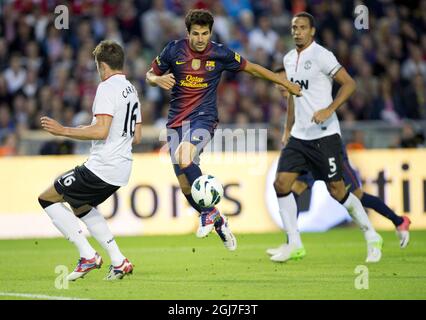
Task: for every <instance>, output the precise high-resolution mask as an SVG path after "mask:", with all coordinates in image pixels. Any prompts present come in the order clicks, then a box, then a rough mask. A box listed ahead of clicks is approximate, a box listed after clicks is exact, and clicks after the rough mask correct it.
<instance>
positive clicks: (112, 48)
mask: <svg viewBox="0 0 426 320" xmlns="http://www.w3.org/2000/svg"><path fill="white" fill-rule="evenodd" d="M93 56H94V57H95V59H96V61H97V62H98V63H100V62H105V63H106V64H107V65H108V66H109V67H110V68H111V69H112V70H123V66H124V50H123V48H122V47H121V46H120V45H119V44H118V43H117V42H115V41H111V40H103V41H101V42H100V43H99V44H98V45H97V46H96V48H95V50H93Z"/></svg>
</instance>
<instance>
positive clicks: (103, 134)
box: [38, 41, 142, 281]
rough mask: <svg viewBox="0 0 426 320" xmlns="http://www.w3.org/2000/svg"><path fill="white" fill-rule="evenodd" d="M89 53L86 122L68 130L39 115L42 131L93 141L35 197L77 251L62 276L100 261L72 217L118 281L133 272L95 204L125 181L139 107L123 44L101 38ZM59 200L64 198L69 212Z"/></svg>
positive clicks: (73, 275) (74, 276) (137, 139)
mask: <svg viewBox="0 0 426 320" xmlns="http://www.w3.org/2000/svg"><path fill="white" fill-rule="evenodd" d="M93 55H94V57H95V61H96V66H97V69H98V72H99V75H100V78H101V80H102V82H101V83H100V84H99V86H98V88H97V91H96V96H95V100H94V102H93V120H92V123H91V124H90V125H88V126H84V127H78V128H68V127H63V126H62V125H60V124H59V123H58V122H56V121H55V120H53V119H50V118H49V117H42V118H41V124H42V127H43V129H44V130H46V131H48V132H50V133H51V134H53V135H56V136H64V137H69V138H74V139H79V140H93V141H92V149H91V151H90V155H89V158H88V159H87V161H86V162H85V163H84V164H82V165H80V166H77V167H75V168H74V169H73V170H70V171H68V172H66V173H64V174H63V175H61V176H60V177H59V178H58V179H56V180H55V182H54V184H53V186H51V187H49V188H48V189H47V190H46V191H44V192H43V193H42V194H41V195H40V196H39V199H38V200H39V202H40V205H41V206H42V207H43V209H44V211H46V213H47V214H48V216H49V217H50V218H51V219H52V222H53V224H54V225H55V226H56V228H58V230H59V231H60V232H61V233H62V234H63V235H64V237H65V238H67V239H68V240H69V241H70V242H72V243H73V244H74V245H75V246H76V247H77V249H78V251H79V253H80V259H79V261H78V264H77V267H76V268H75V270H74V271H73V272H72V273H71V274H69V275H68V280H71V281H74V280H76V279H78V278H82V277H84V276H85V275H86V274H87V273H88V272H90V271H91V270H93V269H97V268H100V267H101V265H102V258H101V256H100V255H99V254H98V253H97V252H96V251H95V249H93V247H92V246H91V245H90V243H89V242H88V241H87V239H86V237H85V236H84V235H83V234H82V230H81V228H80V226H79V223H78V219H77V217H78V218H80V219H81V220H82V221H83V222H84V223H85V224H86V226H87V228H88V230H89V232H90V234H91V235H92V236H93V237H94V238H95V239H96V240H97V241H98V242H99V244H100V245H101V246H102V247H103V248H104V249H105V250H106V251H107V252H108V255H109V256H110V258H111V266H110V268H109V272H108V274H107V276H106V278H105V279H106V280H115V279H122V278H123V277H124V276H125V275H127V274H130V273H132V271H133V265H132V264H131V263H130V262H129V260H128V259H127V258H126V257H124V256H123V254H122V253H121V251H120V249H119V248H118V245H117V243H116V242H115V240H114V236H113V235H112V233H111V231H110V230H109V228H108V225H107V223H106V221H105V218H104V217H103V216H102V215H101V213H100V212H99V211H98V210H96V208H95V207H96V206H97V205H99V204H101V203H102V202H104V201H105V200H106V199H107V198H109V197H110V196H111V195H112V194H113V193H114V192H116V191H117V190H118V189H119V188H120V187H121V186H124V185H126V184H127V183H128V181H129V177H130V172H131V170H132V144H134V143H139V142H140V141H141V135H142V133H141V106H140V102H139V98H138V93H137V91H136V89H135V87H134V86H133V85H132V84H131V83H130V82H129V81H128V80H127V79H126V77H125V75H124V74H123V72H122V70H123V65H124V51H123V48H122V47H121V46H120V45H119V44H117V43H115V42H113V41H102V42H101V43H99V44H98V45H97V47H96V48H95V50H94V51H93ZM63 202H68V203H69V205H70V206H71V209H72V211H73V212H71V211H70V210H68V208H67V207H65V206H64V205H63ZM76 216H77V217H76Z"/></svg>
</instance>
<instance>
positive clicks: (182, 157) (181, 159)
mask: <svg viewBox="0 0 426 320" xmlns="http://www.w3.org/2000/svg"><path fill="white" fill-rule="evenodd" d="M193 148H194V146H193V145H192V144H190V143H188V144H184V143H182V144H181V145H180V146H179V147H178V148H177V150H176V152H175V155H174V156H175V159H176V161H177V164H178V165H179V167H180V168H181V169H182V168H186V167H187V166H189V165H190V164H191V163H192V161H193V150H192V149H193Z"/></svg>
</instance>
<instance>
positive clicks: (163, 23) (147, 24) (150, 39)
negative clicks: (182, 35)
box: [140, 0, 174, 52]
mask: <svg viewBox="0 0 426 320" xmlns="http://www.w3.org/2000/svg"><path fill="white" fill-rule="evenodd" d="M140 19H141V27H142V35H143V39H144V41H145V42H146V44H147V45H148V46H150V48H152V49H153V50H154V51H155V52H158V51H159V50H161V48H162V47H163V46H164V44H165V43H167V42H168V41H170V40H172V39H169V38H167V31H168V30H169V29H170V28H171V27H172V24H171V21H172V20H173V19H174V14H173V13H172V12H170V11H167V10H166V8H165V6H164V1H163V0H154V1H153V4H152V8H151V9H149V10H148V11H146V12H145V13H144V14H143V15H142V16H141V18H140Z"/></svg>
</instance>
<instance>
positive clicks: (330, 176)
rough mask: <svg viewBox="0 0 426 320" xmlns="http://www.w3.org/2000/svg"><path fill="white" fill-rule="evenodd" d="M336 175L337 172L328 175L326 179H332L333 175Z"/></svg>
mask: <svg viewBox="0 0 426 320" xmlns="http://www.w3.org/2000/svg"><path fill="white" fill-rule="evenodd" d="M336 174H337V172H335V173H333V174H329V175H328V177H329V178H333V177H334V176H335V175H336Z"/></svg>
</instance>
